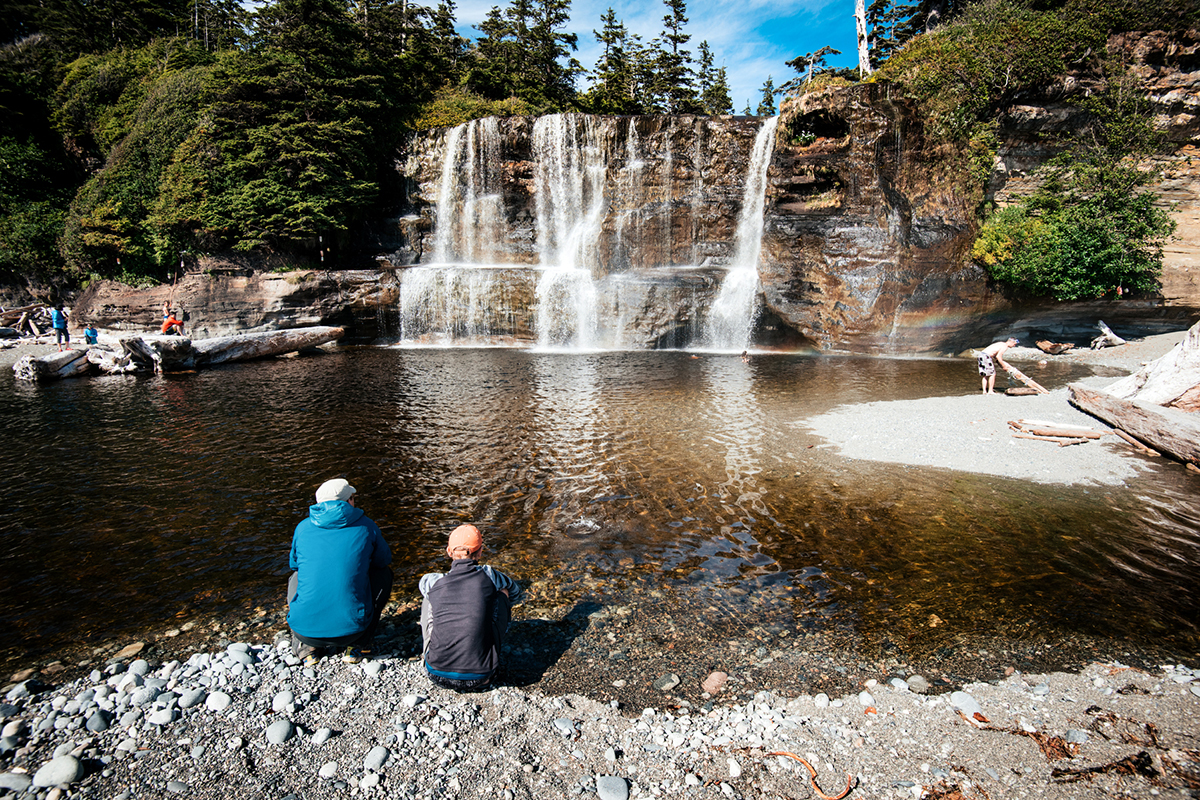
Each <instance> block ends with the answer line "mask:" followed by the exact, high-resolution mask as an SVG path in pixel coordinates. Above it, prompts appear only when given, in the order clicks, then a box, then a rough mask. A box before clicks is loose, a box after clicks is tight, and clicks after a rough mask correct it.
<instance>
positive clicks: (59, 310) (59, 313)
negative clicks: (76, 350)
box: [50, 303, 71, 353]
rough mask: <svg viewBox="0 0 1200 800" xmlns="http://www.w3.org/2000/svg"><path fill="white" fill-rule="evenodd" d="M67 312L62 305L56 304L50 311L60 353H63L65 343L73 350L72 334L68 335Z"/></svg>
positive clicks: (51, 323)
mask: <svg viewBox="0 0 1200 800" xmlns="http://www.w3.org/2000/svg"><path fill="white" fill-rule="evenodd" d="M67 316H68V315H67V312H66V311H63V304H62V303H55V304H54V308H52V309H50V327H52V328H54V336H55V338H56V339H57V340H58V352H60V353H61V352H62V349H63V342H66V343H67V349H68V350H70V349H71V334H69V333H67Z"/></svg>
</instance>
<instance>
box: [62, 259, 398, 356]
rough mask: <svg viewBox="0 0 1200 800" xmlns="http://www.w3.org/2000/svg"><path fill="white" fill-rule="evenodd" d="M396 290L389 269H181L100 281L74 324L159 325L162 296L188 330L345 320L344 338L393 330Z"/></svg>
mask: <svg viewBox="0 0 1200 800" xmlns="http://www.w3.org/2000/svg"><path fill="white" fill-rule="evenodd" d="M398 293H399V289H398V282H397V280H396V275H395V273H394V271H392V270H380V271H370V270H344V271H338V272H318V271H314V270H298V271H296V272H288V273H283V274H273V273H265V274H253V275H249V276H247V275H229V274H226V275H212V274H201V273H192V274H189V275H185V276H184V277H183V278H182V279H181V280H180V281H179V282H178V283H177V284H176V285H175V286H159V287H155V288H153V289H130V288H129V287H127V286H122V285H121V284H118V283H112V282H109V281H102V282H99V283H96V284H94V285H93V286H91V287H90V288H89V289H88V290H87V291H86V292H84V294H83V295H82V296H81V297H80V298H79V300H78V301H77V302H76V303H75V306H74V309H73V313H72V318H71V320H72V324H74V325H79V326H81V327H82V325H83V323H84V322H85V321H91V322H94V323H95V324H96V325H97V326H98V327H99V328H101V329H103V330H105V331H111V332H117V333H119V332H121V331H131V332H139V333H144V332H147V331H149V332H155V333H156V332H158V330H159V326H160V325H161V324H162V307H163V303H167V302H169V303H171V304H172V306H173V307H175V308H180V309H182V310H183V312H184V314H185V319H184V322H185V332H186V334H187V335H188V336H189V337H192V338H195V339H205V338H210V337H213V336H225V335H228V334H231V333H247V332H251V331H269V330H279V329H283V328H298V327H304V326H308V325H336V326H340V327H345V328H346V329H347V332H348V337H347V339H346V342H347V343H353V342H369V341H372V340H374V339H376V338H378V337H388V336H391V337H394V336H395V335H396V322H395V314H394V312H393V313H390V314H389V313H387V309H393V308H394V307H395V305H396V299H397V297H398Z"/></svg>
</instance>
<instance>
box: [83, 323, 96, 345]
mask: <svg viewBox="0 0 1200 800" xmlns="http://www.w3.org/2000/svg"><path fill="white" fill-rule="evenodd" d="M83 341H84V344H97V343H99V341H100V331H98V330H96V324H95V323H94V322H89V323H88V324H87V327H86V328H84V329H83Z"/></svg>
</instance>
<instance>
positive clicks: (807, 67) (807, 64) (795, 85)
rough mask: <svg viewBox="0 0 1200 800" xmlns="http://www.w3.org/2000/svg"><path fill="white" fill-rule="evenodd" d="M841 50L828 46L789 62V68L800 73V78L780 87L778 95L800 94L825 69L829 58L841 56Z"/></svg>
mask: <svg viewBox="0 0 1200 800" xmlns="http://www.w3.org/2000/svg"><path fill="white" fill-rule="evenodd" d="M841 54H842V51H841V50H835V49H834V48H832V47H829V46H828V45H827V46H825V47H822V48H821V49H820V50H817V51H815V52H812V53H805V54H804V55H802V56H797V57H796V58H793V59H792V60H791V61H788V62H787V66H789V67H791V68H792V69H794V70H796V72H798V73H800V74H799V76H798V77H796V78H792V79H791V80H790V81H786V82H785V83H784V84H783V85H782V86H780V87H779V89H778V93H784V92H787V93H792V92H798V91H799V90H800V87H801V86H803V85H804V84H806V83H808V82H809V81H811V80H812V78H813V75H814V73H816V72H817V71H819V70H821V69H824V67H825V58H826V57H827V56H840V55H841Z"/></svg>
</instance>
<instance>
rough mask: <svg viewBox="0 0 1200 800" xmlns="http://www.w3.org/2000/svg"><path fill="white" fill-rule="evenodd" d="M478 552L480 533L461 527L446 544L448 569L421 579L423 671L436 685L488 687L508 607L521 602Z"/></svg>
mask: <svg viewBox="0 0 1200 800" xmlns="http://www.w3.org/2000/svg"><path fill="white" fill-rule="evenodd" d="M482 553H483V537H482V536H480V534H479V529H478V528H476V527H475V526H474V525H460V526H458V527H457V528H455V529H454V531H453V532H451V534H450V541H449V543H448V544H447V545H446V555H448V556H449V557H450V559H451V563H450V571H449V572H445V573H443V572H431V573H429V574H427V575H424V576H422V577H421V583H420V590H421V595H422V597H424V598H425V599H424V600H423V601H422V602H421V638H422V640H423V642H424V646H423V649H422V656H423V657H424V659H425V670H426V671H427V672H428V673H429V679H430V680H432V681H433V682H434V683H436V684H439V685H441V686H445V687H446V688H448V689H455V690H457V691H463V690H469V689H485V688H487V687H488V686H490V685H491V683H492V679H493V677H495V674H496V670H497V669H498V668H499V667H500V648H501V647H502V646H503V644H504V634H505V633H506V632H507V631H508V622H509V617H510V614H511V610H512V607H513V606H514V605H516V604H517V603H520V602H522V601H523V600H524V599H525V594H524V592H523V591H522V590H521V587H520V586H519V585H517V582H516V581H514V580H513V579H512V578H510V577H508V576H507V575H505V574H504V573H503V572H501V571H500V570H498V569H495V568H493V567H490V566H480V565H479V557H480V555H481V554H482Z"/></svg>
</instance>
